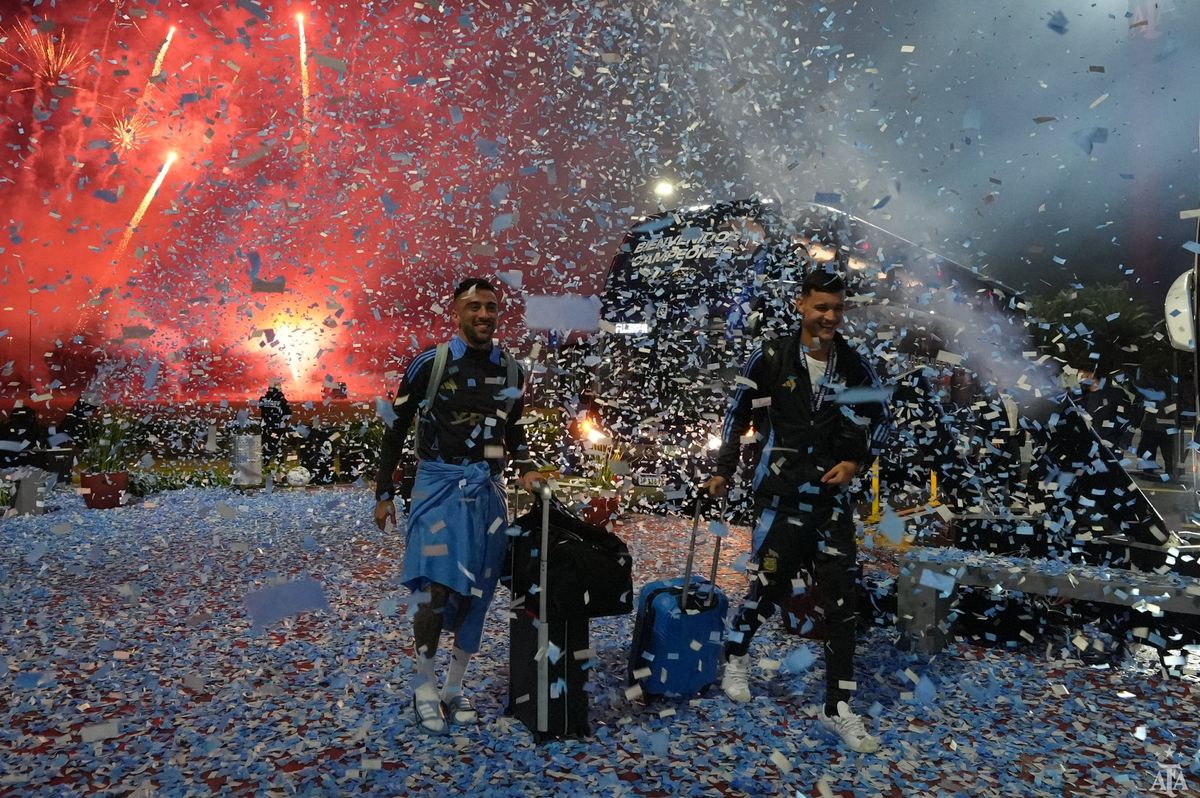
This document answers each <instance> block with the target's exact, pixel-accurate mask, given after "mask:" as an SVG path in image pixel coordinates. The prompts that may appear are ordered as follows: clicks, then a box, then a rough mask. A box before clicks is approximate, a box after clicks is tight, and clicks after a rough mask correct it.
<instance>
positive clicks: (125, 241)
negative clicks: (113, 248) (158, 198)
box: [114, 152, 177, 261]
mask: <svg viewBox="0 0 1200 798" xmlns="http://www.w3.org/2000/svg"><path fill="white" fill-rule="evenodd" d="M176 157H177V156H176V155H175V153H173V152H170V153H167V160H166V162H164V163H163V165H162V169H160V170H159V172H158V177H156V178H154V183H152V184H151V186H150V190H149V191H147V192H146V196H145V197H143V198H142V204H141V205H139V206H138V209H137V211H136V212H134V214H133V218H132V219H131V220H130V221H129V227H128V228H127V229H126V230H125V235H123V236H122V237H121V243H120V245H118V246H117V254H116V257H115V258H114V260H116V261H119V260H121V256H122V255H124V254H125V248H126V247H128V246H129V239H131V238H133V231H134V230H136V229H137V226H138V225H139V224H141V223H142V217H143V216H145V215H146V210H147V209H148V208H149V207H150V203H151V202H152V201H153V200H154V195H155V194H157V193H158V187H159V186H161V185H162V182H163V180H164V179H165V178H166V176H167V171H168V170H169V169H170V168H171V164H173V163H175V158H176Z"/></svg>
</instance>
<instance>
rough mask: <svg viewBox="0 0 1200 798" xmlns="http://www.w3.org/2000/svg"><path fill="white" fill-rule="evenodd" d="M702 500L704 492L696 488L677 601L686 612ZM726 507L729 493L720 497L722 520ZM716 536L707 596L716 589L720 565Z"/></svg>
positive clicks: (718, 543) (718, 544) (719, 550)
mask: <svg viewBox="0 0 1200 798" xmlns="http://www.w3.org/2000/svg"><path fill="white" fill-rule="evenodd" d="M703 500H704V492H703V491H702V490H698V491H697V492H696V512H695V514H694V515H693V516H692V534H691V539H690V540H689V541H688V554H687V565H686V567H685V568H684V572H683V595H682V596H681V597H680V601H679V608H680V610H682V611H683V612H687V605H688V593H689V592H690V591H691V588H692V568H693V567H694V566H695V564H696V538H697V534H698V532H699V530H700V503H701V502H702V501H703ZM728 507H729V495H728V494H726V495H724V496H722V497H721V509H720V516H721V519H722V520H724V518H725V511H726V509H727V508H728ZM716 538H717V543H716V545H715V546H714V547H713V556H712V568H711V569H710V571H709V577H708V582H709V589H708V593H709V596H712V595H713V593H714V591H716V589H717V567H718V566H719V565H720V562H721V536H720V535H717V536H716Z"/></svg>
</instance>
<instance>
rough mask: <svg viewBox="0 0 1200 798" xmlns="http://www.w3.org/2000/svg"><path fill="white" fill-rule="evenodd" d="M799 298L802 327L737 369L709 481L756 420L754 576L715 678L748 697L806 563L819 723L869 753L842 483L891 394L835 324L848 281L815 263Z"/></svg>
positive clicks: (880, 425) (869, 456)
mask: <svg viewBox="0 0 1200 798" xmlns="http://www.w3.org/2000/svg"><path fill="white" fill-rule="evenodd" d="M796 307H797V309H798V310H799V312H800V315H801V317H802V322H801V328H800V331H799V332H797V333H796V334H794V335H790V336H785V337H783V338H779V339H775V340H771V341H766V342H764V343H763V344H762V345H761V346H760V347H759V348H758V349H757V350H756V351H755V352H754V353H753V354H751V356H750V358H749V359H748V360H747V362H746V365H745V366H744V368H743V369H742V372H741V377H739V378H738V386H737V390H736V391H735V392H734V395H733V398H732V400H731V402H730V407H729V411H728V413H727V415H726V418H725V427H724V434H723V440H722V444H721V448H720V449H719V450H718V453H717V467H716V473H715V475H714V476H713V477H711V478H710V479H709V480H708V481H707V482H706V483H705V488H706V489H707V490H708V492H709V493H710V494H712V495H716V496H720V495H724V494H725V492H726V491H727V490H728V488H729V483H730V482H731V481H732V479H733V476H734V473H735V471H736V469H737V465H738V460H739V453H740V447H741V444H742V443H743V440H742V439H743V437H744V436H746V434H747V432H748V430H749V429H750V427H751V423H752V422H753V427H754V429H755V430H756V437H758V436H764V437H765V439H766V444H765V446H764V450H763V453H762V456H761V459H760V460H759V463H758V467H757V469H756V471H755V474H754V498H755V504H756V506H757V508H758V522H757V524H756V526H755V528H754V537H753V545H754V557H753V560H752V564H751V568H750V569H749V572H750V574H751V583H750V591H749V594H748V595H747V597H746V600H745V601H744V602H743V604H742V606H741V608H740V609H739V610H738V612H737V613H736V614H735V615H734V617H733V620H732V622H731V625H730V629H729V635H728V639H727V641H726V644H725V656H726V663H725V673H724V676H723V678H722V681H721V688H722V690H724V691H725V694H726V695H728V696H729V697H730V698H731V699H732V700H734V701H739V702H745V701H750V700H751V694H750V685H749V681H750V672H751V665H750V658H749V653H748V652H749V648H750V642H751V640H752V639H753V637H754V633H755V632H756V631H757V630H758V627H759V626H760V625H761V624H762V622H763V621H765V620H766V619H768V618H770V617H771V615H772V614H773V613H774V611H775V607H776V605H781V606H784V607H786V605H787V602H788V600H789V599H790V598H791V596H792V586H793V584H794V583H795V580H797V579H798V577H799V576H800V574H801V572H802V571H808V572H810V573H811V574H812V575H813V576H814V577H815V579H816V584H817V587H818V589H819V590H820V594H821V601H820V604H821V609H822V611H823V613H824V620H825V629H826V640H825V706H824V709H823V711H819V712H818V721H819V722H820V724H821V725H822V726H823V727H825V728H826V729H827V730H829V731H830V732H832V733H834V734H835V735H837V736H838V737H840V738H841V740H842V741H843V742H844V743H845V744H846V745H847V746H848V747H850V748H851V749H853V750H855V751H858V752H861V753H870V752H873V751H875V750H877V749H878V748H879V741H878V739H876V738H875V737H873V736H872V735H870V734H869V733H868V732H867V731H866V728H865V727H864V725H863V722H862V719H861V718H860V717H859V716H858V715H856V714H854V712H853V711H852V710H851V709H850V696H851V694H852V692H853V691H854V689H855V682H854V646H855V636H856V630H855V627H856V617H855V607H854V604H855V593H856V576H857V572H858V571H857V563H856V549H855V546H856V543H855V525H854V519H853V514H852V508H851V501H850V495H849V491H848V490H847V488H848V486H849V485H850V483H851V481H852V480H853V479H854V477H855V476H856V475H857V474H859V473H861V472H863V471H865V470H866V469H867V468H868V467H869V466H870V464H871V462H872V461H873V460H874V457H875V455H876V454H877V445H878V444H879V443H880V442H881V441H882V440H883V437H884V436H885V435H886V432H887V429H888V426H887V424H886V420H887V403H886V402H887V400H886V393H885V392H884V390H883V389H882V388H881V387H880V383H879V380H878V378H877V377H876V376H875V372H874V371H873V370H872V368H871V365H870V364H869V363H868V362H867V360H866V358H864V357H863V356H862V355H861V354H859V353H858V352H857V351H856V350H855V349H853V348H851V347H850V345H849V344H848V343H847V342H846V340H845V339H844V338H843V337H842V336H841V335H840V334H839V333H838V328H839V327H841V325H842V322H843V320H844V315H845V307H846V286H845V282H844V281H843V278H842V276H841V275H840V274H839V273H838V272H837V271H835V270H832V269H826V268H824V267H814V268H813V269H812V271H810V273H809V274H808V275H806V277H805V279H804V284H803V286H802V289H801V293H800V297H799V298H798V299H797V300H796ZM785 611H786V610H785Z"/></svg>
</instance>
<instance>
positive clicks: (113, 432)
mask: <svg viewBox="0 0 1200 798" xmlns="http://www.w3.org/2000/svg"><path fill="white" fill-rule="evenodd" d="M131 427H132V422H131V421H130V420H129V419H128V418H127V417H125V416H123V415H120V414H118V413H115V412H113V411H111V410H99V411H97V412H96V413H95V415H93V416H92V418H91V419H90V421H89V424H88V435H87V449H85V450H84V452H83V458H82V463H81V469H80V474H79V487H80V489H81V490H82V492H83V501H84V503H85V504H86V505H87V506H88V507H91V508H93V509H101V510H102V509H110V508H112V507H116V506H118V505H120V504H123V503H124V502H125V498H126V496H127V495H128V491H129V470H128V466H129V456H130V451H129V450H130V448H131V447H130V438H131V433H132V429H131Z"/></svg>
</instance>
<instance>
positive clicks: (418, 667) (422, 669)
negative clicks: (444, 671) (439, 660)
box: [413, 653, 438, 701]
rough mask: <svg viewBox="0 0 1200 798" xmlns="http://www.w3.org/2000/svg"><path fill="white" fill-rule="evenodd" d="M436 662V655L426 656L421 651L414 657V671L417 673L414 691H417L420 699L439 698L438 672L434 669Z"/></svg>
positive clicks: (414, 680) (432, 699) (430, 699)
mask: <svg viewBox="0 0 1200 798" xmlns="http://www.w3.org/2000/svg"><path fill="white" fill-rule="evenodd" d="M435 662H436V660H435V658H434V657H426V656H424V655H423V654H420V653H417V654H416V656H414V657H413V671H414V673H415V674H416V676H415V678H414V679H413V692H414V693H416V695H417V700H418V701H437V700H438V691H437V673H435V672H434V669H433V666H434V663H435Z"/></svg>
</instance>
